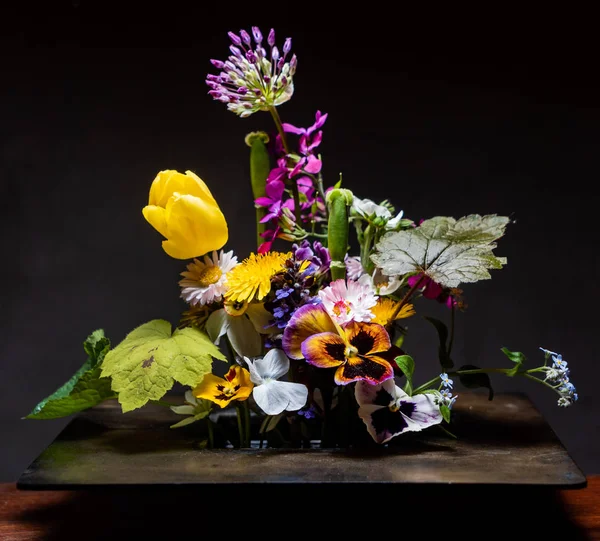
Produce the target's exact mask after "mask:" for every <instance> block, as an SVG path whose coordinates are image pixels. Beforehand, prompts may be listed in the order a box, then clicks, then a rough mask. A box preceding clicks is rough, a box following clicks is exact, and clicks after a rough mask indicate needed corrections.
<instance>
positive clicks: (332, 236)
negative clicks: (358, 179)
mask: <svg viewBox="0 0 600 541" xmlns="http://www.w3.org/2000/svg"><path fill="white" fill-rule="evenodd" d="M353 197H354V196H353V195H352V192H351V191H350V190H346V189H342V188H334V189H333V190H331V191H330V192H329V193H328V194H327V206H328V208H329V224H328V228H327V240H328V241H327V247H328V248H329V254H330V255H331V267H330V268H331V278H332V280H338V279H344V278H345V277H346V264H345V262H344V260H345V259H346V254H347V253H348V225H349V222H348V215H349V210H350V205H351V204H352V199H353Z"/></svg>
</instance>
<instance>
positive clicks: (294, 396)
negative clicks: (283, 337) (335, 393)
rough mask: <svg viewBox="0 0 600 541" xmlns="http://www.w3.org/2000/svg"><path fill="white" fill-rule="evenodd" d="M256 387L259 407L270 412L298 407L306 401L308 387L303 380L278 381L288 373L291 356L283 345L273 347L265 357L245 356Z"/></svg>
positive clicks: (274, 413)
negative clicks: (297, 381)
mask: <svg viewBox="0 0 600 541" xmlns="http://www.w3.org/2000/svg"><path fill="white" fill-rule="evenodd" d="M244 360H245V361H246V363H247V364H248V370H249V371H250V379H251V380H252V383H254V385H255V387H254V389H252V396H253V398H254V401H255V402H256V404H257V405H258V407H259V408H260V409H261V410H263V411H264V412H265V413H266V414H267V415H278V414H280V413H281V412H283V411H297V410H299V409H300V408H302V407H303V406H304V405H305V404H306V400H307V398H308V389H307V388H306V386H305V385H303V384H301V383H292V382H289V381H277V380H278V379H279V378H280V377H281V376H283V375H285V374H287V372H288V370H289V368H290V360H289V359H288V357H287V355H286V354H285V353H284V352H283V351H282V350H280V349H271V350H269V351H268V352H267V354H266V355H265V356H264V357H263V358H257V359H254V360H251V359H249V358H248V357H244Z"/></svg>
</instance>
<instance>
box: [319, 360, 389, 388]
mask: <svg viewBox="0 0 600 541" xmlns="http://www.w3.org/2000/svg"><path fill="white" fill-rule="evenodd" d="M307 360H308V359H307ZM393 375H394V370H393V368H392V365H391V364H390V363H388V362H387V361H386V360H385V359H380V358H378V357H375V356H368V357H358V356H357V357H352V358H350V359H348V360H347V362H345V363H344V364H343V365H342V366H340V367H339V368H338V369H337V370H336V372H335V376H334V380H335V382H336V383H337V384H338V385H347V384H348V383H352V382H353V381H360V380H365V381H367V382H369V383H372V384H377V383H381V382H383V381H385V380H387V379H390V378H391V377H393Z"/></svg>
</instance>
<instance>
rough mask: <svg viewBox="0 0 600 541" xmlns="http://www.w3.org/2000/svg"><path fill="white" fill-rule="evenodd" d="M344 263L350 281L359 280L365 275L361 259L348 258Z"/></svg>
mask: <svg viewBox="0 0 600 541" xmlns="http://www.w3.org/2000/svg"><path fill="white" fill-rule="evenodd" d="M344 262H345V263H346V276H347V277H348V278H350V280H358V279H359V278H360V277H361V276H362V275H363V274H364V273H365V270H364V269H363V266H362V264H361V262H360V257H356V256H347V257H346V260H345V261H344Z"/></svg>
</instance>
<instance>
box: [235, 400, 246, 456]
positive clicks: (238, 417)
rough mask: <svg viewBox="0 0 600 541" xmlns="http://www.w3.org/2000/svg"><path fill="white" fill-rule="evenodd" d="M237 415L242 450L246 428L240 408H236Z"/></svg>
mask: <svg viewBox="0 0 600 541" xmlns="http://www.w3.org/2000/svg"><path fill="white" fill-rule="evenodd" d="M235 411H236V414H237V424H238V432H239V435H240V449H241V448H242V447H244V444H245V441H244V440H245V437H244V426H243V421H242V408H241V407H240V406H236V408H235Z"/></svg>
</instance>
